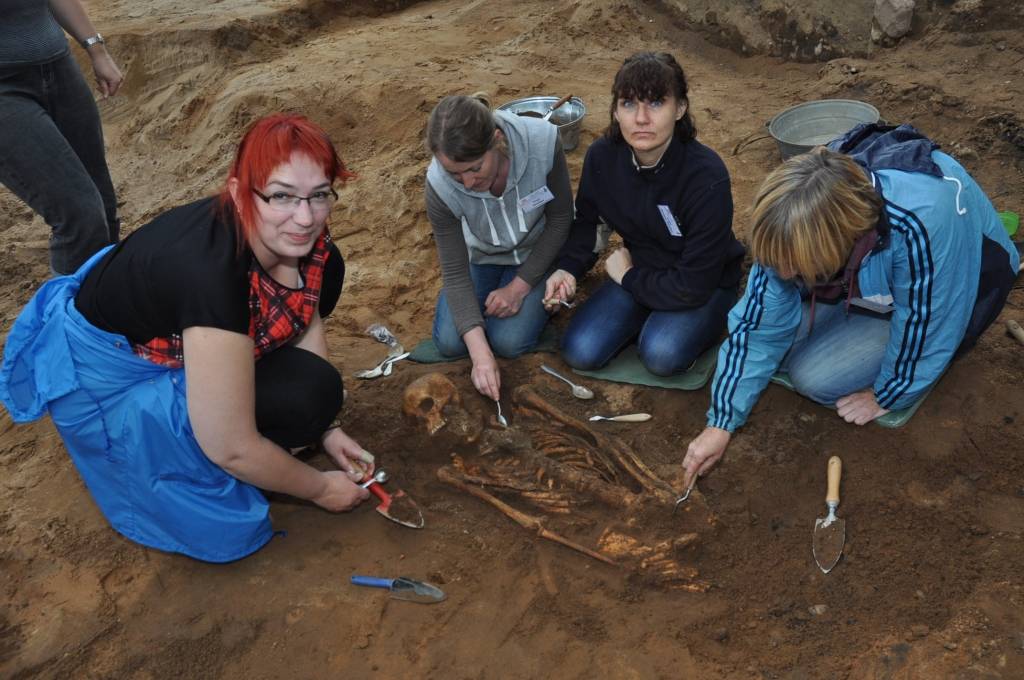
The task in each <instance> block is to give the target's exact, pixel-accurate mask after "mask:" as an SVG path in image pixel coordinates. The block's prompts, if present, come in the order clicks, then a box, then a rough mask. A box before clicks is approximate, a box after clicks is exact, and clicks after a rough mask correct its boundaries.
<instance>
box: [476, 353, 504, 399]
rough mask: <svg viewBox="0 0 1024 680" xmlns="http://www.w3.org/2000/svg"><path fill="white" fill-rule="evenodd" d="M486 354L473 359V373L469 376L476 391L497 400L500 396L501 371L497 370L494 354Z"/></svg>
mask: <svg viewBox="0 0 1024 680" xmlns="http://www.w3.org/2000/svg"><path fill="white" fill-rule="evenodd" d="M488 354H489V356H484V357H481V358H474V359H473V373H472V375H471V376H470V377H471V379H472V380H473V387H475V388H476V390H477V392H479V393H480V394H482V395H484V396H485V397H490V398H491V399H493V400H495V401H497V400H498V399H500V398H501V371H499V370H498V362H497V361H495V360H494V355H493V354H490V353H488Z"/></svg>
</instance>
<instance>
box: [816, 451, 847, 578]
mask: <svg viewBox="0 0 1024 680" xmlns="http://www.w3.org/2000/svg"><path fill="white" fill-rule="evenodd" d="M842 475H843V461H841V460H840V459H839V456H832V457H831V458H829V459H828V491H827V492H826V493H825V503H826V504H827V505H828V517H819V518H818V519H816V520H814V543H813V550H814V561H815V562H817V563H818V566H819V567H820V568H821V570H822V572H824V573H826V574H827V573H828V572H830V571H832V567H834V566H836V562H838V561H839V557H840V556H841V555H842V554H843V544H844V543H846V520H843V519H839V518H838V517H836V507H837V506H838V505H839V479H840V477H842Z"/></svg>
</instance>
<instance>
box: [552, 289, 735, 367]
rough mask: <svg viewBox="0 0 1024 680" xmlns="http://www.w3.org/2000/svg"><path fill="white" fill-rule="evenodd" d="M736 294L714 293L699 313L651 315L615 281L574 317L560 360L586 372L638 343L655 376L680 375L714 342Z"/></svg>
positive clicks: (581, 308) (726, 291) (731, 290)
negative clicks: (635, 341)
mask: <svg viewBox="0 0 1024 680" xmlns="http://www.w3.org/2000/svg"><path fill="white" fill-rule="evenodd" d="M734 304H736V290H735V289H726V288H719V289H717V290H715V292H714V293H713V294H712V295H711V299H710V300H708V301H707V302H706V303H704V305H703V306H701V307H694V308H692V309H681V310H678V311H671V312H663V311H653V310H651V309H649V308H647V307H644V306H642V305H640V304H638V303H637V302H636V301H635V300H634V299H633V296H632V294H630V293H629V292H628V291H626V289H624V288H623V287H622V286H620V285H619V284H617V283H615V282H614V281H606V282H605V283H604V284H602V285H601V287H600V288H598V289H597V292H595V293H594V294H593V295H591V296H590V299H588V300H587V301H586V302H585V303H584V304H583V305H582V306H581V307H580V308H579V310H577V311H576V314H575V315H573V317H572V320H571V321H570V322H569V328H568V329H567V330H566V332H565V337H564V338H563V340H562V358H563V359H564V360H565V362H566V363H567V364H569V365H570V366H572V367H573V368H578V369H580V370H584V371H590V370H594V369H597V368H600V367H602V366H604V365H605V364H607V363H608V362H609V361H611V359H612V357H614V356H615V355H616V354H618V353H619V351H621V350H622V348H623V347H625V346H626V345H628V344H629V343H630V342H632V341H633V339H634V338H637V337H638V336H639V337H638V339H637V352H638V353H639V355H640V361H642V362H643V364H644V367H645V368H647V370H648V371H650V372H651V373H653V374H654V375H661V376H669V375H675V374H677V373H682V372H683V371H685V370H686V369H688V368H689V367H690V365H691V364H693V362H694V361H695V360H696V359H697V357H698V356H700V354H701V353H702V352H703V351H704V350H706V349H707V348H709V347H711V345H713V344H715V342H717V341H718V339H719V337H721V335H722V331H723V330H724V329H725V322H726V317H727V315H728V314H729V309H730V308H732V306H733V305H734Z"/></svg>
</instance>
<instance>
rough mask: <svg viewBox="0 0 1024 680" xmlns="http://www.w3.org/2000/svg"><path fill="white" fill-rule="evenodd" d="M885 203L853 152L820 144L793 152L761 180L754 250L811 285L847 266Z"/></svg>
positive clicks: (774, 266)
mask: <svg viewBox="0 0 1024 680" xmlns="http://www.w3.org/2000/svg"><path fill="white" fill-rule="evenodd" d="M881 209H882V199H881V198H880V197H879V196H878V194H877V193H876V192H875V189H874V187H873V186H872V185H871V181H870V180H869V179H868V176H867V175H866V174H865V172H864V170H862V169H861V167H860V166H859V165H857V163H855V162H854V160H853V159H852V158H850V157H849V156H846V155H844V154H840V153H836V152H834V151H829V150H828V149H826V148H825V147H817V148H815V149H813V150H811V151H810V152H808V153H805V154H801V155H799V156H794V157H793V158H790V159H789V160H787V161H786V162H784V163H783V164H782V165H780V166H779V167H778V168H776V169H775V170H773V171H772V173H771V174H770V175H768V177H766V178H765V180H764V182H763V183H762V184H761V188H760V189H759V190H758V192H757V197H756V198H755V199H754V207H753V211H752V215H751V220H752V226H751V229H750V251H751V255H752V256H753V257H754V259H755V260H757V261H758V262H760V263H761V264H762V265H764V266H767V267H771V268H772V269H774V270H775V271H777V272H782V273H785V275H787V276H789V275H797V276H799V277H801V278H802V279H803V280H804V281H805V282H807V283H808V284H810V285H814V284H818V283H824V282H825V281H828V280H829V279H830V278H832V276H834V275H835V274H836V273H837V272H839V271H841V270H842V269H843V267H844V266H845V265H846V262H847V260H848V259H849V257H850V251H851V250H852V249H853V245H854V243H856V241H857V239H858V238H860V237H861V236H862V235H864V234H865V233H867V232H868V231H870V230H871V229H873V228H874V227H875V225H876V224H877V222H878V216H879V214H880V212H881Z"/></svg>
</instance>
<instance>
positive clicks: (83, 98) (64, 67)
mask: <svg viewBox="0 0 1024 680" xmlns="http://www.w3.org/2000/svg"><path fill="white" fill-rule="evenodd" d="M53 69H54V89H53V92H52V93H51V100H50V104H49V110H50V116H51V117H52V118H53V122H54V123H56V124H57V129H59V130H60V132H61V134H62V135H64V139H66V140H68V144H70V145H71V148H72V149H74V150H75V153H76V154H78V158H79V159H80V160H81V161H82V165H83V166H85V171H86V172H88V173H89V177H91V178H92V182H93V184H94V185H95V186H96V190H97V191H99V193H100V197H101V198H102V199H103V211H104V214H105V215H106V219H107V243H117V242H118V241H119V240H120V237H121V235H120V232H121V221H120V220H119V219H118V217H117V196H116V195H115V193H114V182H113V181H112V180H111V179H110V169H109V168H108V167H107V155H106V150H105V148H104V144H103V124H102V121H101V120H100V112H99V109H98V108H97V107H96V99H95V97H94V95H93V93H92V90H90V89H89V85H88V83H86V82H85V78H84V77H83V76H82V72H81V71H80V70H79V69H78V65H77V64H76V63H75V61H74V59H72V58H71V55H70V54H69V55H67V56H66V57H64V58H63V59H60V60H58V61H56V62H54V64H53ZM104 245H106V244H104Z"/></svg>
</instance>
